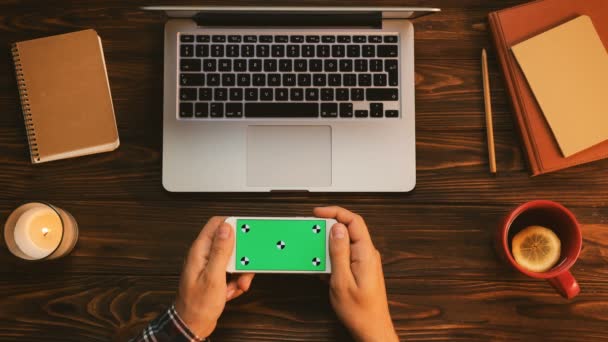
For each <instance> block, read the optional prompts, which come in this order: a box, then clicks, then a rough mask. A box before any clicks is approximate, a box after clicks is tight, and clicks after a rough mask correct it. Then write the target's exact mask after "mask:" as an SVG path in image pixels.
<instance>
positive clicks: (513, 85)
mask: <svg viewBox="0 0 608 342" xmlns="http://www.w3.org/2000/svg"><path fill="white" fill-rule="evenodd" d="M489 22H490V27H491V29H492V34H493V37H494V41H495V44H496V47H497V52H498V59H499V61H500V64H501V66H502V69H503V72H504V75H505V80H506V85H507V89H508V91H509V93H510V96H511V100H512V102H513V109H514V113H515V117H516V120H517V124H518V126H519V130H520V133H521V138H522V141H523V145H524V147H525V151H526V154H527V157H528V161H529V165H530V168H531V171H532V174H533V175H539V174H543V173H548V172H552V171H557V170H560V169H564V168H567V167H571V166H575V165H579V164H584V163H588V162H591V161H595V160H598V159H602V158H607V157H608V97H607V96H608V81H607V80H608V54H607V53H606V47H608V1H606V0H584V1H581V0H540V1H534V2H531V3H527V4H523V5H520V6H517V7H513V8H509V9H506V10H502V11H498V12H493V13H491V14H490V16H489Z"/></svg>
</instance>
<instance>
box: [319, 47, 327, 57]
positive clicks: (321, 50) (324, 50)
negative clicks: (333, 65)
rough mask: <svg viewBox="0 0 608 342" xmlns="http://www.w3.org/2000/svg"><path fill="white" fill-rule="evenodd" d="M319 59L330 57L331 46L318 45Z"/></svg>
mask: <svg viewBox="0 0 608 342" xmlns="http://www.w3.org/2000/svg"><path fill="white" fill-rule="evenodd" d="M317 57H329V45H317Z"/></svg>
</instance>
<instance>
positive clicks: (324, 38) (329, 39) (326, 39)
mask: <svg viewBox="0 0 608 342" xmlns="http://www.w3.org/2000/svg"><path fill="white" fill-rule="evenodd" d="M321 41H322V42H323V43H335V42H336V36H322V37H321Z"/></svg>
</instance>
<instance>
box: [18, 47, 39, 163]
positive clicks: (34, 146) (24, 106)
mask: <svg viewBox="0 0 608 342" xmlns="http://www.w3.org/2000/svg"><path fill="white" fill-rule="evenodd" d="M11 53H12V55H13V62H14V64H15V74H16V76H17V88H18V89H19V98H20V99H21V110H22V112H23V119H24V121H25V130H26V133H27V141H28V143H29V146H30V156H31V158H32V161H37V162H38V161H40V154H39V152H38V142H37V140H36V129H35V127H34V120H33V119H32V111H31V107H30V101H29V99H28V95H27V87H26V85H25V76H24V75H23V68H22V66H21V57H20V56H19V48H18V47H17V44H13V46H12V47H11Z"/></svg>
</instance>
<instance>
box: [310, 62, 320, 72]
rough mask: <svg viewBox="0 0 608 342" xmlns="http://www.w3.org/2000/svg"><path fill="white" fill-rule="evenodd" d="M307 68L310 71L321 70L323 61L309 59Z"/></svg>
mask: <svg viewBox="0 0 608 342" xmlns="http://www.w3.org/2000/svg"><path fill="white" fill-rule="evenodd" d="M308 70H310V71H313V72H314V71H323V61H321V60H320V59H311V60H309V61H308Z"/></svg>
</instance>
